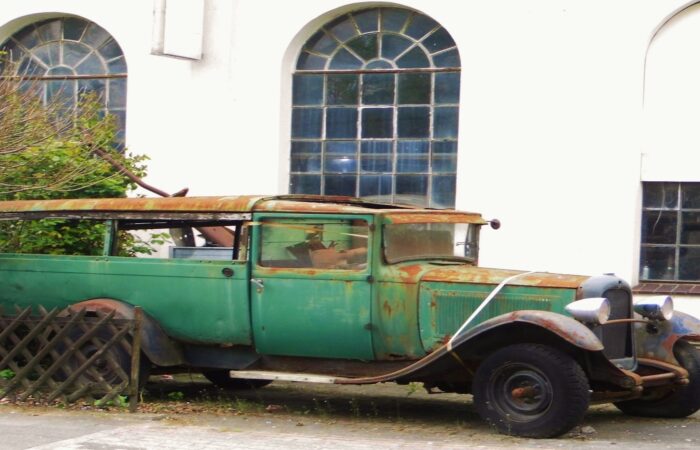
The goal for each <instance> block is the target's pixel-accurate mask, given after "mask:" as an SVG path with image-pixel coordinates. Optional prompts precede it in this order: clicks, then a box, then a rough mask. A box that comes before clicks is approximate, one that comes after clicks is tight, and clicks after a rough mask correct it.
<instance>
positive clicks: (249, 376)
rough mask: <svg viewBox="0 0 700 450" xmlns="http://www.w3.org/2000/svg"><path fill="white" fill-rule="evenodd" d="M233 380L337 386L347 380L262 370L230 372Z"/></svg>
mask: <svg viewBox="0 0 700 450" xmlns="http://www.w3.org/2000/svg"><path fill="white" fill-rule="evenodd" d="M229 376H230V377H231V378H238V379H244V380H270V381H300V382H304V383H323V384H335V383H337V382H338V381H339V380H346V378H341V377H331V376H328V375H315V374H308V373H288V372H267V371H261V370H232V371H231V372H229Z"/></svg>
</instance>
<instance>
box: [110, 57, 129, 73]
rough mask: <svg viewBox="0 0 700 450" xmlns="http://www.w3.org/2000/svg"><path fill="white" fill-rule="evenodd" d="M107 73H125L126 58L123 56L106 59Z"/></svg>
mask: <svg viewBox="0 0 700 450" xmlns="http://www.w3.org/2000/svg"><path fill="white" fill-rule="evenodd" d="M107 67H108V69H109V73H126V60H125V59H124V57H123V56H121V57H119V58H116V59H113V60H111V61H107Z"/></svg>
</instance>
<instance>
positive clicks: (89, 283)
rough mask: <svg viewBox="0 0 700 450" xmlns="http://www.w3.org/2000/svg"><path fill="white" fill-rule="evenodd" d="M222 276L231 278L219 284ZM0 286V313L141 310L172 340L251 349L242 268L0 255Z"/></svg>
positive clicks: (245, 278)
mask: <svg viewBox="0 0 700 450" xmlns="http://www.w3.org/2000/svg"><path fill="white" fill-rule="evenodd" d="M224 268H231V269H233V271H234V275H233V276H232V277H230V278H229V277H226V276H224V275H223V273H222V270H223V269H224ZM0 286H2V287H3V289H2V290H1V291H0V303H1V304H2V305H3V306H5V307H8V306H11V305H13V304H17V305H20V306H29V305H37V304H40V305H43V306H45V307H46V308H54V307H57V306H58V307H64V306H68V305H71V304H74V303H77V302H80V301H84V300H90V299H96V298H111V299H116V300H120V301H123V302H124V303H127V304H130V305H138V306H141V307H143V309H144V311H145V312H146V313H147V314H149V315H151V316H152V317H154V318H155V319H156V320H157V321H158V323H160V325H161V326H162V327H163V329H164V330H165V331H166V333H168V335H170V336H172V337H174V338H176V339H182V340H186V341H191V342H201V343H231V344H250V343H251V331H250V308H249V303H248V293H247V289H248V274H247V266H246V264H244V263H235V262H229V261H190V260H183V259H169V260H164V259H155V258H125V257H89V256H51V255H8V254H4V255H3V254H0Z"/></svg>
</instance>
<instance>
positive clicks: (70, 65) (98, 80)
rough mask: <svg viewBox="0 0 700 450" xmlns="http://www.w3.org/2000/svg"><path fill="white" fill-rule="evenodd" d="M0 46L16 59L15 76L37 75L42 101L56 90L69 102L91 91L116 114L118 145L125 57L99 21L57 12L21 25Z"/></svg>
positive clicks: (120, 141) (123, 111)
mask: <svg viewBox="0 0 700 450" xmlns="http://www.w3.org/2000/svg"><path fill="white" fill-rule="evenodd" d="M0 49H1V50H2V51H4V52H6V54H7V56H8V57H9V58H10V59H11V60H12V61H13V62H14V63H15V64H16V69H15V73H14V75H15V76H18V77H22V78H32V79H36V80H39V82H40V83H41V86H42V88H43V92H41V95H42V98H43V100H44V101H45V102H49V101H51V100H52V99H54V98H55V97H56V96H61V97H62V100H64V101H66V103H67V104H68V105H69V106H73V105H75V104H76V102H77V101H78V98H79V96H80V95H81V94H82V93H88V92H94V93H95V94H97V95H98V97H99V98H100V100H101V101H102V102H104V107H105V112H109V113H110V114H112V115H114V116H115V117H116V120H117V141H118V142H117V143H118V145H119V146H120V147H123V145H124V125H125V119H126V78H127V68H126V60H125V58H124V54H123V52H122V49H121V47H120V46H119V44H118V43H117V42H116V41H115V40H114V38H113V37H112V36H111V35H110V34H109V33H108V32H107V31H105V30H104V29H103V28H102V27H100V26H99V25H97V24H95V23H92V22H89V21H87V20H85V19H81V18H78V17H60V18H53V19H48V20H43V21H40V22H36V23H32V24H30V25H27V26H25V27H24V28H22V29H21V30H19V31H18V32H16V33H15V34H13V35H12V36H11V37H10V38H9V39H7V40H6V41H5V42H4V43H3V44H2V45H0Z"/></svg>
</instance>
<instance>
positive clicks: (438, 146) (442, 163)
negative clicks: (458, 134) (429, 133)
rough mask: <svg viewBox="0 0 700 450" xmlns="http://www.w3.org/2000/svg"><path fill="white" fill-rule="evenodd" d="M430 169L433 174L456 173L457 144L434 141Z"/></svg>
mask: <svg viewBox="0 0 700 450" xmlns="http://www.w3.org/2000/svg"><path fill="white" fill-rule="evenodd" d="M431 168H432V171H433V173H446V172H447V173H449V172H451V173H454V172H457V142H456V141H436V142H433V152H432V155H431Z"/></svg>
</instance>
